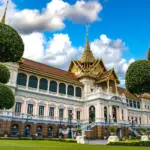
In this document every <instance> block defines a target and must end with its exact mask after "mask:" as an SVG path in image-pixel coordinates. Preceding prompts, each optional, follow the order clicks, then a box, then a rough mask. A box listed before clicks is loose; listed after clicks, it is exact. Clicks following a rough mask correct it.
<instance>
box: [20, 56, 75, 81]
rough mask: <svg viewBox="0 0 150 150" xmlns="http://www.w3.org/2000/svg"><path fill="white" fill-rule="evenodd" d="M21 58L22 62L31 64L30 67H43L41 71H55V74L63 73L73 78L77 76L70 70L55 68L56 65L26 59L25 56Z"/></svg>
mask: <svg viewBox="0 0 150 150" xmlns="http://www.w3.org/2000/svg"><path fill="white" fill-rule="evenodd" d="M23 59H24V62H23V64H25V65H31V66H32V67H35V68H39V69H43V71H44V70H47V71H51V72H54V73H57V74H59V73H60V74H62V75H65V76H68V77H71V78H74V79H76V78H77V77H76V75H75V74H74V73H72V72H69V71H66V70H63V69H59V68H56V67H53V66H49V65H47V64H44V63H41V62H37V61H34V60H30V59H26V58H23ZM23 64H22V65H23Z"/></svg>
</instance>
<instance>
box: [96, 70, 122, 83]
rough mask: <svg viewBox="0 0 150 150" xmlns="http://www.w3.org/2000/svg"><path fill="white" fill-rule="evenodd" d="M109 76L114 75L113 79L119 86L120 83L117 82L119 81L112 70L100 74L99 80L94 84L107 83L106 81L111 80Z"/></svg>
mask: <svg viewBox="0 0 150 150" xmlns="http://www.w3.org/2000/svg"><path fill="white" fill-rule="evenodd" d="M111 74H113V75H114V77H115V79H116V81H117V83H118V84H119V83H120V82H119V80H118V77H117V75H116V73H115V70H114V69H111V70H109V71H106V72H103V73H102V74H100V75H99V80H98V81H96V82H95V84H97V83H101V82H105V81H107V80H111V77H110V75H111Z"/></svg>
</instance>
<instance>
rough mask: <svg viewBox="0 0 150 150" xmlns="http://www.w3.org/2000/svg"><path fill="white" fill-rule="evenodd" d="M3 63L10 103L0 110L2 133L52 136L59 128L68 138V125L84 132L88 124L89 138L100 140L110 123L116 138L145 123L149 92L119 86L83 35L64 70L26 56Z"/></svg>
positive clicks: (148, 121) (149, 108) (149, 110)
mask: <svg viewBox="0 0 150 150" xmlns="http://www.w3.org/2000/svg"><path fill="white" fill-rule="evenodd" d="M58 44H59V43H58ZM7 66H8V67H9V69H10V72H11V78H10V81H9V83H8V85H9V86H10V88H11V89H12V90H13V92H14V94H15V105H14V107H13V108H12V109H11V110H1V111H0V135H1V136H3V135H5V134H7V135H8V136H35V135H36V136H42V137H57V134H58V131H60V128H61V129H62V131H63V132H64V133H65V131H66V136H67V130H68V127H70V128H71V129H72V132H73V130H75V129H76V128H78V127H80V128H81V129H82V131H85V133H86V132H87V129H88V128H89V127H90V129H91V130H92V132H91V136H92V137H95V138H103V137H104V136H105V132H106V130H107V128H108V127H109V126H115V128H116V134H117V135H118V136H122V135H126V136H128V134H129V133H130V131H134V133H135V134H138V133H137V131H136V129H137V128H141V127H145V128H149V127H150V95H149V94H143V95H141V96H138V95H132V94H131V93H129V92H128V91H127V90H126V89H124V88H120V87H119V86H118V85H119V83H120V82H119V79H118V76H117V74H116V72H115V70H114V68H112V69H111V70H108V69H107V68H106V67H105V64H104V63H103V60H102V59H96V58H95V57H94V56H93V53H92V50H91V49H90V45H89V41H88V35H86V44H85V49H84V52H83V54H82V56H81V58H80V59H79V60H72V61H71V62H70V65H69V67H68V71H65V70H61V69H58V68H54V67H51V66H48V65H45V64H42V63H39V62H35V61H32V60H28V59H25V58H23V59H22V61H20V62H18V63H7ZM70 114H71V118H69V117H70ZM87 135H88V134H87Z"/></svg>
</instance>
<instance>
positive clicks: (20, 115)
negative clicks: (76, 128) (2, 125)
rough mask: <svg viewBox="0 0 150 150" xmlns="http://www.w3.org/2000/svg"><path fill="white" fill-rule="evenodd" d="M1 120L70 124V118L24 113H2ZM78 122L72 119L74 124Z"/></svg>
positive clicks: (0, 113) (0, 114)
mask: <svg viewBox="0 0 150 150" xmlns="http://www.w3.org/2000/svg"><path fill="white" fill-rule="evenodd" d="M0 118H2V119H6V120H7V119H8V120H13V119H14V120H15V119H16V120H18V119H20V120H22V121H23V120H24V121H35V120H37V121H56V122H58V123H65V124H66V123H68V118H60V117H51V116H39V115H31V114H23V113H15V112H11V111H0ZM77 123H78V120H76V119H72V124H77Z"/></svg>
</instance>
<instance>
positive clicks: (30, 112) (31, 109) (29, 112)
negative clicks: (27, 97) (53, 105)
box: [27, 104, 33, 114]
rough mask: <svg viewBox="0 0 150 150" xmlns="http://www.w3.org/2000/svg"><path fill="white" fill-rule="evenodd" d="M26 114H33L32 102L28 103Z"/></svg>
mask: <svg viewBox="0 0 150 150" xmlns="http://www.w3.org/2000/svg"><path fill="white" fill-rule="evenodd" d="M27 113H28V114H33V104H28V111H27Z"/></svg>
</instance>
